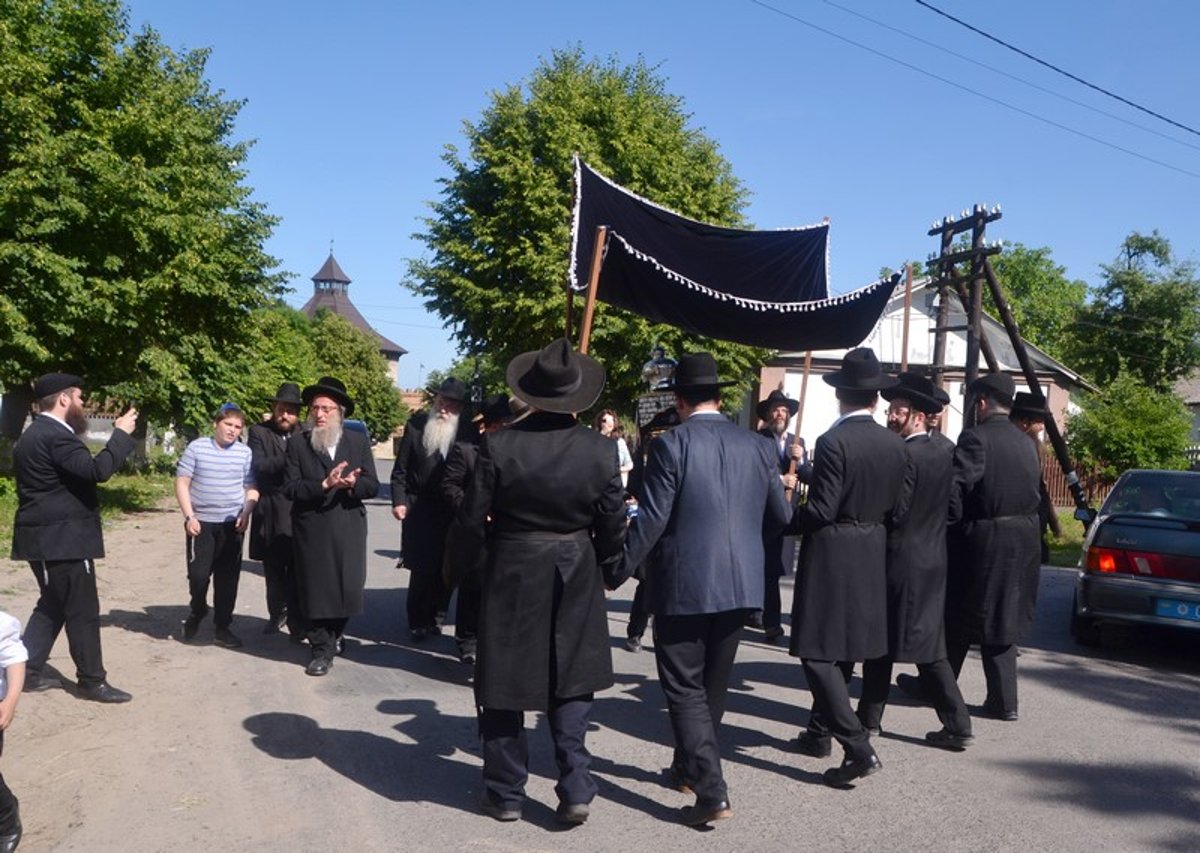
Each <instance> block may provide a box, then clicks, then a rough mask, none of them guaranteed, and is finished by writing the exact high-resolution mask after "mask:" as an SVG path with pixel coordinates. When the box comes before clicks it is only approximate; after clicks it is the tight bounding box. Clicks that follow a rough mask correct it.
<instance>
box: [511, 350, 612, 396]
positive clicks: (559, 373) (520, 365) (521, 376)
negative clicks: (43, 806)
mask: <svg viewBox="0 0 1200 853" xmlns="http://www.w3.org/2000/svg"><path fill="white" fill-rule="evenodd" d="M504 377H505V379H506V380H507V381H508V387H509V388H511V389H512V392H513V394H515V395H516V396H518V397H520V398H521V399H522V400H524V401H525V402H526V403H528V404H529V405H530V406H532V407H533V408H535V409H541V410H542V411H543V412H556V413H559V414H574V413H576V412H582V411H584V410H586V409H590V408H591V407H592V406H593V405H595V403H596V400H598V399H599V398H600V392H601V391H603V390H604V379H605V374H604V367H603V366H602V365H601V364H600V362H598V361H596V360H595V359H594V358H591V357H589V356H586V355H582V354H580V353H577V352H575V351H574V350H573V349H571V342H570V341H568V340H567V339H566V338H559V339H558V340H556V341H555V342H554V343H552V344H547V345H546V346H545V347H543V348H542V349H540V350H530V351H529V352H523V353H521V354H520V355H518V356H517V357H516V358H514V359H513V360H512V361H510V362H509V363H508V369H507V370H506V371H505V373H504Z"/></svg>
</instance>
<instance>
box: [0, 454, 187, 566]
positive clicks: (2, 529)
mask: <svg viewBox="0 0 1200 853" xmlns="http://www.w3.org/2000/svg"><path fill="white" fill-rule="evenodd" d="M99 493H100V517H101V518H102V519H103V520H104V522H105V523H106V524H107V523H110V522H112V521H113V520H115V519H116V518H118V517H120V516H121V515H123V514H124V513H127V512H139V511H144V510H148V509H154V508H155V507H156V506H158V505H159V504H160V503H162V501H163V499H164V498H167V497H169V496H170V495H173V494H174V493H175V478H174V477H172V476H170V475H169V474H115V475H113V478H112V479H111V480H109V481H108V482H107V483H101V484H100V486H99ZM16 513H17V488H16V482H15V481H14V480H13V478H12V477H0V555H3V556H5V557H7V556H8V554H9V549H10V548H11V547H12V530H13V518H14V516H15V515H16Z"/></svg>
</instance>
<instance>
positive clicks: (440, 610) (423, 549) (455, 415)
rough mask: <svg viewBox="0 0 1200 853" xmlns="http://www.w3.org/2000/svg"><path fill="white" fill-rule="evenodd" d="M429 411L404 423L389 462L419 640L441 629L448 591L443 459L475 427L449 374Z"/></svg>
mask: <svg viewBox="0 0 1200 853" xmlns="http://www.w3.org/2000/svg"><path fill="white" fill-rule="evenodd" d="M427 390H428V391H429V393H430V394H431V395H432V396H433V402H432V403H431V404H430V407H429V411H428V412H418V413H417V414H415V415H413V416H412V417H411V418H409V421H408V424H407V425H406V426H405V427H404V438H403V439H402V440H401V441H400V450H399V452H398V453H397V454H396V461H395V463H394V464H393V466H392V478H391V485H392V517H393V518H395V519H396V520H397V521H401V522H403V523H404V536H403V539H402V544H401V546H400V547H401V552H402V560H403V562H404V566H405V567H406V568H407V569H409V571H410V572H411V575H410V577H409V584H408V597H407V599H406V600H405V608H406V611H407V614H408V630H409V633H410V634H411V636H412V639H413V640H414V641H416V642H421V641H422V640H424V639H425V638H426V637H427V636H429V635H430V634H440V633H441V632H442V627H441V626H442V620H443V619H444V618H445V615H446V609H447V608H448V607H449V605H450V594H451V592H450V590H448V589H447V588H446V583H445V581H444V580H443V578H442V560H443V555H444V553H445V549H446V531H447V530H448V529H449V528H450V522H451V521H452V520H453V519H454V511H453V509H452V508H451V507H450V505H449V504H448V503H446V501H445V499H444V497H443V495H442V477H443V476H444V474H445V471H446V459H447V457H449V455H450V448H451V447H453V446H454V443H455V442H456V441H475V440H476V438H477V437H478V435H477V431H476V430H474V429H473V427H472V424H471V420H470V418H467V417H463V409H464V407H465V406H466V402H467V397H468V394H467V386H466V385H465V384H463V382H462V380H460V379H456V378H454V377H453V376H452V377H450V378H448V379H446V380H445V381H443V382H442V383H441V384H440V385H439V386H438V387H436V388H429V389H427Z"/></svg>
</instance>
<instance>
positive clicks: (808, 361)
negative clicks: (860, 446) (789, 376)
mask: <svg viewBox="0 0 1200 853" xmlns="http://www.w3.org/2000/svg"><path fill="white" fill-rule="evenodd" d="M811 370H812V350H808V351H807V352H806V353H804V373H803V375H801V377H800V400H799V403H800V405H799V406H798V407H797V408H796V431H795V432H794V433H793V434H792V445H793V446H795V445H797V444H799V443H800V424H802V423H804V397H805V395H807V394H808V374H809V372H810V371H811ZM788 473H789V474H792V475H793V476H794V475H795V473H796V460H795V459H790V460H788ZM793 491H795V490H794V489H784V490H783V496H784V497H785V498H786V499H787V502H788V503H789V504H790V503H791V502H792V492H793Z"/></svg>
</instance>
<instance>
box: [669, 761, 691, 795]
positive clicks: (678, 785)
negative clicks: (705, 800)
mask: <svg viewBox="0 0 1200 853" xmlns="http://www.w3.org/2000/svg"><path fill="white" fill-rule="evenodd" d="M662 779H663V785H664V786H665V787H667V788H670V789H671V790H672V791H678V792H679V793H681V794H690V793H692V786H691V785H690V784H688V781H687V777H685V776H684V775H683V771H682V770H680V769H679V768H678V767H664V768H663V772H662Z"/></svg>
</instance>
